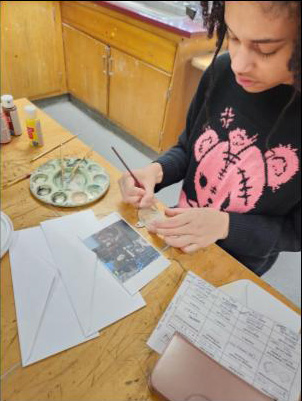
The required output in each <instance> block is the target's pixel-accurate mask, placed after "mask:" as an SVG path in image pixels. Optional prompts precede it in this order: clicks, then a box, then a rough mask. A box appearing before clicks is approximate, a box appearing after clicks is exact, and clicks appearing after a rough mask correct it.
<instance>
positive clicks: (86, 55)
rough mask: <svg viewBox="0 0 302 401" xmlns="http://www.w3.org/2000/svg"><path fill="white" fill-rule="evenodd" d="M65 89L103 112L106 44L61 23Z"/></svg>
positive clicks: (106, 92) (106, 102)
mask: <svg viewBox="0 0 302 401" xmlns="http://www.w3.org/2000/svg"><path fill="white" fill-rule="evenodd" d="M63 37H64V48H65V62H66V72H67V87H68V91H69V92H70V93H71V94H73V95H74V96H75V97H77V98H79V99H80V100H82V101H83V102H85V103H86V104H88V105H89V106H91V107H93V108H94V109H96V110H98V111H99V112H101V113H103V114H107V104H108V101H107V98H108V90H107V86H108V74H107V60H108V58H107V54H108V51H109V48H108V47H107V46H106V45H104V44H103V43H101V42H99V41H98V40H95V39H93V38H91V37H90V36H88V35H86V34H84V33H82V32H80V31H78V30H77V29H74V28H71V27H70V26H67V25H64V26H63Z"/></svg>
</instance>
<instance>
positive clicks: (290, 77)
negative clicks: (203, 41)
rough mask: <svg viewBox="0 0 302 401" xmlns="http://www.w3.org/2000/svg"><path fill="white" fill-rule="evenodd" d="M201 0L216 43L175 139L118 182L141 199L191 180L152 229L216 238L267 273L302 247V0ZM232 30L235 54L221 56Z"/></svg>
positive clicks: (175, 241) (204, 242)
mask: <svg viewBox="0 0 302 401" xmlns="http://www.w3.org/2000/svg"><path fill="white" fill-rule="evenodd" d="M209 3H211V2H207V1H203V2H201V5H202V7H203V15H204V20H205V23H206V27H207V29H208V33H209V36H210V37H211V36H212V35H213V34H214V33H215V32H216V33H217V37H218V41H217V49H216V53H215V57H214V60H213V62H212V65H211V66H210V67H209V69H208V70H207V71H206V72H205V73H204V74H203V77H202V79H201V81H200V84H199V87H198V89H197V92H196V95H195V97H194V99H193V101H192V103H191V106H190V109H189V112H188V116H187V123H186V128H185V130H184V132H183V133H182V134H181V135H180V137H179V140H178V143H177V145H176V146H174V147H173V148H171V149H170V150H169V151H167V152H166V153H165V154H164V155H163V156H161V157H159V158H158V159H157V160H156V162H154V163H152V164H151V165H149V166H147V167H146V168H144V169H140V170H136V171H135V174H136V176H137V177H138V179H139V180H140V181H141V183H142V184H143V185H144V189H141V188H137V187H135V185H134V181H133V179H132V178H131V177H130V176H129V174H127V173H126V174H124V175H123V177H122V178H121V180H120V188H121V193H122V196H123V200H124V201H125V202H128V203H130V204H132V205H134V206H136V207H148V206H150V205H151V204H152V203H153V202H154V192H156V191H158V190H160V189H161V188H163V187H166V186H168V185H171V184H173V183H175V182H178V181H180V180H182V179H183V180H184V183H183V188H182V192H181V196H180V199H179V204H178V207H177V208H175V209H174V208H172V209H167V210H166V215H167V216H168V217H169V219H165V220H163V221H161V222H158V223H156V224H154V226H153V227H152V231H154V232H155V233H158V234H160V235H162V236H164V238H165V241H166V243H167V244H169V245H171V246H173V247H177V248H180V249H182V250H183V251H184V252H194V251H196V250H198V249H199V248H202V247H206V246H208V245H210V244H212V243H215V242H217V243H218V245H220V246H221V247H222V248H224V249H225V250H226V251H227V252H229V253H230V254H231V255H233V256H234V257H235V258H236V259H238V260H239V261H241V262H242V263H243V264H245V265H246V266H247V267H249V268H250V269H251V270H253V271H254V272H255V273H256V274H258V275H262V274H263V273H265V272H266V271H267V270H268V269H269V268H270V267H271V266H272V265H273V263H274V262H275V260H276V259H277V257H278V254H279V252H281V251H300V247H301V169H300V160H301V115H300V112H301V105H300V92H301V64H300V60H301V3H300V2H298V1H214V2H212V8H211V10H210V9H209ZM225 37H227V41H228V52H227V53H225V54H223V55H221V56H219V57H217V54H218V52H219V51H220V49H221V46H222V43H223V40H224V39H225Z"/></svg>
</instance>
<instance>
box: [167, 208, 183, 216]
mask: <svg viewBox="0 0 302 401" xmlns="http://www.w3.org/2000/svg"><path fill="white" fill-rule="evenodd" d="M186 211H188V209H182V208H172V209H166V210H165V215H166V216H168V217H173V216H177V215H179V214H182V213H184V212H186Z"/></svg>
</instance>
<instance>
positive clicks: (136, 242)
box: [83, 213, 169, 294]
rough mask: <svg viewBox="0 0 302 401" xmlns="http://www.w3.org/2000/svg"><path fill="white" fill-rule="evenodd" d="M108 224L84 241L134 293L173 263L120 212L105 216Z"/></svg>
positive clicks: (107, 267)
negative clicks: (122, 216) (120, 214)
mask: <svg viewBox="0 0 302 401" xmlns="http://www.w3.org/2000/svg"><path fill="white" fill-rule="evenodd" d="M105 221H107V223H106V222H105ZM104 223H105V224H104V227H103V228H101V229H100V230H99V231H98V232H96V233H94V234H92V235H91V236H89V237H88V238H86V239H84V240H83V241H84V244H85V245H86V246H87V247H88V248H89V249H90V250H92V251H93V252H95V253H96V255H97V256H98V258H99V260H100V261H101V263H102V265H103V266H105V267H106V269H107V270H108V271H110V273H111V274H112V275H113V276H114V277H115V278H116V279H118V281H119V282H120V283H121V284H122V285H123V286H124V287H125V288H126V289H127V290H128V292H130V293H131V294H134V293H136V292H137V291H139V289H140V288H142V287H143V286H144V285H146V284H147V283H148V282H149V281H150V280H152V279H153V278H154V277H156V276H157V275H158V274H159V273H161V271H162V270H163V269H164V268H166V267H167V266H168V265H169V261H168V260H167V259H166V258H164V257H163V256H162V255H161V253H160V252H159V251H158V250H157V249H155V248H154V247H153V246H152V245H151V244H150V243H148V242H147V241H146V240H145V239H144V238H143V237H142V236H141V235H140V234H139V233H138V232H137V231H135V230H134V229H133V228H132V227H131V226H130V225H129V224H128V223H127V222H126V221H125V220H123V219H121V217H120V216H119V215H118V214H117V213H113V214H111V215H109V216H108V217H107V218H105V219H104Z"/></svg>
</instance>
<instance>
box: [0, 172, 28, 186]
mask: <svg viewBox="0 0 302 401" xmlns="http://www.w3.org/2000/svg"><path fill="white" fill-rule="evenodd" d="M30 176H31V173H27V174H24V175H21V176H20V177H18V178H16V179H14V180H12V181H9V182H7V183H6V184H4V185H3V187H2V189H6V188H9V187H11V186H13V185H15V184H17V183H18V182H20V181H23V180H26V179H27V178H30Z"/></svg>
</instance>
